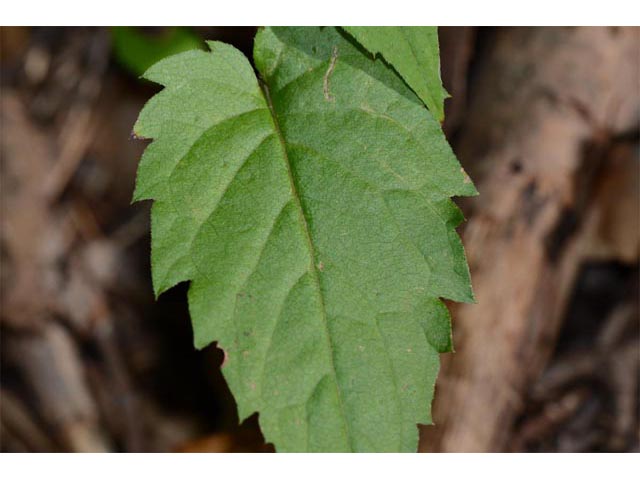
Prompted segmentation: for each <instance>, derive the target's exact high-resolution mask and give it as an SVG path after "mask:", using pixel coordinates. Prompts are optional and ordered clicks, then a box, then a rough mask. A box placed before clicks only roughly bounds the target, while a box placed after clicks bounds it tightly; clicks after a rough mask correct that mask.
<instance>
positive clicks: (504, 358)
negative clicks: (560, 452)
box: [420, 27, 640, 452]
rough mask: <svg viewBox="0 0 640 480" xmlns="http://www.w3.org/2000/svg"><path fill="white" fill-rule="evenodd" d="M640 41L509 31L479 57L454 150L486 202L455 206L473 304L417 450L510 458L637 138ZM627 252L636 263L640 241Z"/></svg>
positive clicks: (585, 31) (459, 311) (457, 314)
mask: <svg viewBox="0 0 640 480" xmlns="http://www.w3.org/2000/svg"><path fill="white" fill-rule="evenodd" d="M639 32H640V30H639V29H638V28H586V27H585V28H530V29H529V28H513V29H511V28H509V29H499V30H496V31H495V32H494V34H493V36H492V38H489V39H485V41H486V42H487V43H486V44H485V45H484V49H483V51H481V53H480V54H481V55H482V57H480V58H476V59H475V60H474V63H475V67H474V71H473V72H472V74H471V78H472V81H470V82H469V90H468V91H467V92H466V94H467V95H468V96H469V98H470V99H471V103H470V105H469V107H468V111H467V113H466V116H465V118H464V120H463V122H462V124H461V126H460V131H459V132H458V135H459V136H458V139H457V140H458V142H457V145H456V147H455V150H456V153H457V154H458V156H459V158H460V159H461V161H462V163H463V165H464V166H465V169H466V170H467V171H468V172H469V173H470V175H471V177H472V178H473V179H474V181H475V183H476V186H477V188H478V191H479V192H480V196H479V197H475V198H473V199H470V200H466V201H464V202H459V203H461V206H462V207H463V210H464V211H465V214H466V215H467V217H468V218H469V220H468V222H467V224H466V225H465V226H464V227H463V232H461V233H462V235H463V241H464V245H465V247H466V251H467V256H468V260H469V265H470V268H471V275H472V281H473V285H474V290H475V294H476V298H477V303H476V304H470V305H455V306H453V307H452V308H453V312H452V315H453V319H454V326H453V330H454V339H455V347H456V352H457V353H455V354H454V355H448V356H446V357H445V358H444V359H443V366H442V371H441V374H440V379H439V381H438V385H437V387H436V401H435V404H434V412H433V419H434V423H435V426H433V427H424V428H423V430H422V437H421V444H420V450H421V451H438V452H453V451H456V452H489V451H504V450H508V449H509V446H508V445H507V442H508V439H509V433H510V431H511V429H512V426H513V422H514V420H515V418H516V416H517V415H518V414H519V413H520V412H521V410H522V406H523V402H522V400H523V395H524V394H525V393H526V391H527V388H528V386H530V385H531V383H532V381H533V380H534V379H535V378H537V376H538V375H539V374H540V372H541V370H542V368H543V367H544V365H545V362H546V361H547V360H548V358H549V355H550V353H551V352H552V349H553V346H554V342H555V338H556V336H557V334H558V330H559V327H560V325H561V319H562V316H563V312H564V310H565V306H566V304H567V301H568V298H569V295H570V294H571V287H572V285H573V281H574V277H575V275H576V272H577V269H578V267H579V265H580V264H581V262H582V261H583V260H584V259H585V258H586V257H587V256H588V255H590V253H591V251H592V247H593V246H592V242H590V241H589V239H590V238H592V237H594V235H595V233H594V232H597V231H598V230H601V229H602V225H601V223H602V222H601V221H599V220H598V218H597V216H594V214H593V212H594V209H596V210H597V208H596V206H595V204H594V202H597V201H598V200H597V199H598V198H599V196H598V195H596V192H598V191H600V190H602V188H605V187H602V186H601V183H602V181H603V178H605V177H606V172H607V169H609V168H610V164H611V162H610V159H611V158H612V157H613V156H614V154H613V152H614V151H616V150H617V149H618V148H620V143H625V142H627V143H628V141H629V140H630V141H636V137H637V131H638V115H639V112H640V98H639V97H640V95H639V91H638V90H639V89H638V86H639V85H640V83H639V78H638V76H639V66H638V62H639V59H640V52H639V49H640V36H639ZM477 54H478V53H477ZM451 93H452V94H453V95H454V96H455V94H456V92H455V91H453V92H451ZM635 157H636V158H635V159H634V157H633V156H632V157H631V159H630V162H632V163H631V164H630V165H631V168H629V169H628V171H630V172H632V173H631V175H632V176H633V172H634V171H637V168H638V162H637V154H636V155H635ZM616 168H618V167H616ZM634 185H635V187H634ZM634 185H632V186H631V192H630V193H628V194H629V195H631V196H630V197H624V196H623V197H622V198H621V199H620V202H621V203H625V202H627V203H628V202H635V206H634V204H633V203H631V207H630V208H631V210H630V211H631V212H634V211H635V212H637V205H638V203H637V202H638V200H637V198H638V197H637V181H636V182H635V183H634ZM634 195H635V196H634ZM603 208H606V207H603ZM621 208H623V207H621ZM636 216H637V215H636ZM603 217H604V216H603ZM605 218H608V219H609V221H611V218H613V217H611V216H610V215H609V216H606V217H605ZM625 220H626V221H627V222H634V221H635V222H637V218H636V219H633V218H627V219H622V220H621V221H623V222H624V221H625ZM636 225H637V223H636ZM607 230H609V228H607ZM626 231H629V230H628V229H627V230H626ZM632 231H634V232H638V228H637V226H636V228H635V230H632ZM623 243H624V244H625V246H624V249H625V252H627V253H626V255H627V257H631V258H633V257H635V258H637V252H638V236H637V233H636V234H635V238H632V239H631V240H630V241H627V242H623ZM613 248H614V250H615V246H614V247H613ZM598 251H599V252H602V251H603V248H602V246H600V247H599V250H598ZM604 251H606V248H605V249H604ZM629 252H630V253H629ZM634 252H635V253H634Z"/></svg>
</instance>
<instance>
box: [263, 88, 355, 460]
mask: <svg viewBox="0 0 640 480" xmlns="http://www.w3.org/2000/svg"><path fill="white" fill-rule="evenodd" d="M259 82H260V87H261V88H262V91H263V93H264V97H265V100H266V102H267V106H268V107H269V112H270V113H271V120H272V121H273V127H274V130H275V132H276V134H277V137H278V140H279V142H280V146H281V148H282V156H283V158H284V162H285V168H286V170H287V177H288V179H289V185H290V187H291V195H292V197H293V199H294V202H295V203H296V207H297V210H298V214H299V216H300V222H301V223H302V226H303V230H304V236H305V239H306V241H307V245H308V248H309V257H310V258H309V270H310V276H311V278H312V279H313V282H314V283H315V285H316V288H317V290H318V297H319V298H320V306H321V310H322V324H323V326H324V332H325V337H326V341H327V346H328V348H329V360H330V362H331V370H332V373H333V378H334V382H335V385H336V393H337V397H338V405H339V406H340V413H341V417H342V423H343V425H344V434H345V437H346V441H347V444H348V445H349V449H350V450H351V451H352V452H353V451H355V450H354V448H353V443H352V441H351V435H350V434H349V425H348V423H347V416H346V414H345V410H344V404H343V400H342V394H341V392H340V384H339V383H338V374H337V371H336V366H335V359H334V349H333V344H332V342H331V334H330V332H329V325H328V319H327V309H326V306H325V301H324V295H323V293H322V288H321V286H320V278H319V277H318V271H317V270H316V265H315V258H316V253H315V248H314V245H313V240H312V238H311V232H310V231H309V224H308V222H307V218H306V217H305V214H304V209H303V208H302V202H301V200H300V195H299V194H298V189H297V187H296V181H295V178H294V175H293V171H292V168H291V162H290V161H289V154H288V153H287V147H286V143H285V139H284V136H283V134H282V130H281V128H280V123H279V121H278V116H277V115H276V112H275V108H274V106H273V101H272V100H271V93H270V91H269V86H268V85H267V83H266V82H264V81H262V80H259Z"/></svg>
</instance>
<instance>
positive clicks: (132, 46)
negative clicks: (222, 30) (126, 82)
mask: <svg viewBox="0 0 640 480" xmlns="http://www.w3.org/2000/svg"><path fill="white" fill-rule="evenodd" d="M163 30H164V31H163V32H162V35H158V36H151V35H145V34H144V33H142V31H141V30H140V29H138V28H135V27H113V28H112V29H111V38H112V41H113V51H114V55H115V57H116V59H117V60H118V62H120V64H122V66H124V67H125V68H126V69H127V70H129V71H130V72H131V73H133V74H134V75H136V76H140V75H142V74H143V73H144V72H145V71H146V70H147V69H148V68H149V67H150V66H151V65H153V64H154V63H156V62H158V61H160V60H162V59H163V58H165V57H168V56H171V55H175V54H176V53H180V52H184V51H187V50H193V49H194V48H202V47H203V46H204V43H203V42H202V40H201V39H200V37H198V35H196V34H195V33H194V32H193V31H191V30H189V29H188V28H181V27H168V28H165V29H163Z"/></svg>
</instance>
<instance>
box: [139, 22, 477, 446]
mask: <svg viewBox="0 0 640 480" xmlns="http://www.w3.org/2000/svg"><path fill="white" fill-rule="evenodd" d="M208 45H209V48H210V49H211V51H210V52H203V51H191V52H186V53H183V54H179V55H176V56H174V57H170V58H168V59H165V60H163V61H161V62H160V63H158V64H156V65H155V66H153V67H152V68H151V69H150V70H149V71H147V73H146V74H145V78H147V79H149V80H151V81H153V82H156V83H159V84H161V85H163V86H164V87H165V88H164V89H163V90H162V91H161V92H160V93H158V94H157V95H156V96H155V97H153V98H152V99H151V100H150V101H149V102H148V104H147V105H146V106H145V108H144V109H143V111H142V112H141V114H140V117H139V119H138V122H137V123H136V126H135V127H134V131H135V133H136V134H137V135H139V136H143V137H148V138H153V139H154V141H153V142H152V143H151V144H150V145H149V146H148V147H147V149H146V151H145V153H144V155H143V157H142V160H141V163H140V166H139V172H138V179H137V185H136V191H135V195H134V199H135V200H142V199H153V200H154V203H153V207H152V276H153V284H154V289H155V292H156V294H157V295H159V294H160V293H162V292H163V291H165V290H167V289H168V288H171V287H172V286H174V285H176V284H177V283H179V282H182V281H191V285H190V289H189V295H188V296H189V309H190V313H191V318H192V322H193V328H194V335H195V344H196V346H197V347H204V346H206V345H208V344H209V343H211V342H213V341H217V342H218V346H219V347H220V348H223V349H224V350H225V352H226V356H227V361H226V362H225V365H224V367H223V369H222V370H223V373H224V376H225V378H226V379H227V381H228V383H229V386H230V388H231V391H232V392H233V394H234V396H235V398H236V401H237V404H238V412H239V416H240V418H241V420H242V419H245V418H246V417H248V416H249V415H251V414H252V413H253V412H259V415H260V416H259V420H260V425H261V428H262V430H263V433H264V435H265V438H266V439H267V441H270V442H273V443H274V444H275V446H276V448H277V449H278V450H279V451H309V452H313V451H323V452H335V451H345V452H349V451H374V452H383V451H415V450H416V448H417V441H418V430H417V427H416V424H417V423H430V411H429V410H430V407H429V406H430V404H431V400H432V396H433V388H434V383H435V378H436V374H437V370H438V353H439V352H445V351H449V350H450V349H451V326H450V319H449V313H448V311H447V308H446V307H445V306H444V304H443V303H442V302H441V301H440V300H439V299H440V298H448V299H452V300H456V301H472V300H473V297H472V292H471V287H470V279H469V273H468V268H467V265H466V260H465V257H464V252H463V248H462V244H461V242H460V240H459V238H458V236H457V234H456V232H455V227H456V226H457V225H458V224H459V223H460V222H461V221H462V215H461V213H460V211H459V210H458V209H457V207H456V206H455V205H454V204H453V202H452V201H451V200H450V197H451V196H455V195H473V194H475V193H476V192H475V189H474V187H473V185H472V184H471V182H470V181H469V179H468V177H467V176H466V175H465V174H464V172H463V171H462V170H461V168H460V165H459V164H458V162H457V160H456V159H455V157H454V155H453V153H452V152H451V149H450V147H449V146H448V144H447V142H446V140H445V137H444V135H443V134H442V131H441V128H440V126H439V124H438V122H437V121H436V120H435V119H434V118H433V116H432V115H431V114H430V113H429V112H428V111H427V110H426V109H425V108H424V106H423V104H422V102H421V100H420V99H419V98H418V97H417V96H416V95H415V94H414V93H413V91H412V90H411V89H410V88H408V87H407V85H406V84H405V82H404V81H403V80H402V79H401V78H400V77H399V76H398V75H397V74H396V72H394V71H393V70H392V69H391V68H389V66H388V65H387V64H386V63H385V62H383V61H381V60H379V59H378V60H376V59H373V58H372V57H370V56H369V55H366V54H364V53H363V52H362V51H361V50H360V49H359V48H357V47H356V46H354V44H353V43H352V41H351V39H349V38H347V37H346V36H344V34H343V33H342V32H340V31H339V30H337V29H335V28H328V27H325V28H315V27H314V28H308V27H306V28H291V27H287V28H266V29H263V30H261V31H260V32H259V33H258V35H257V37H256V40H255V49H254V60H255V64H256V67H257V69H258V71H259V74H260V77H261V81H260V82H259V81H258V79H257V78H256V75H255V73H254V71H253V69H252V67H251V65H250V63H249V61H248V60H247V59H246V58H245V57H244V56H243V55H242V54H241V53H240V52H239V51H237V50H235V49H234V48H233V47H231V46H229V45H226V44H223V43H219V42H208Z"/></svg>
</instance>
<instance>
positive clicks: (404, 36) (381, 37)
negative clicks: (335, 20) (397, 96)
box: [343, 27, 449, 121]
mask: <svg viewBox="0 0 640 480" xmlns="http://www.w3.org/2000/svg"><path fill="white" fill-rule="evenodd" d="M343 28H344V29H345V30H346V31H347V32H348V33H349V34H350V35H351V36H352V37H353V38H354V39H355V40H356V41H357V42H358V43H360V44H361V45H362V46H363V47H364V48H365V49H367V50H368V51H369V52H370V53H371V54H373V55H378V54H380V55H382V57H383V58H384V59H385V60H386V61H387V62H389V64H390V65H391V66H393V68H395V69H396V71H397V72H398V73H399V74H400V76H401V77H402V78H403V79H404V80H405V81H406V82H407V84H408V85H409V87H411V88H412V89H413V91H414V92H416V94H417V95H418V96H419V97H420V99H421V100H422V101H423V102H424V104H425V105H426V106H427V108H428V109H429V110H431V112H432V113H433V115H434V116H435V117H436V118H437V119H438V120H439V121H442V120H444V99H445V98H447V97H449V94H448V93H447V91H446V90H445V89H444V87H443V86H442V80H441V79H440V50H439V47H438V29H437V27H343Z"/></svg>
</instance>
